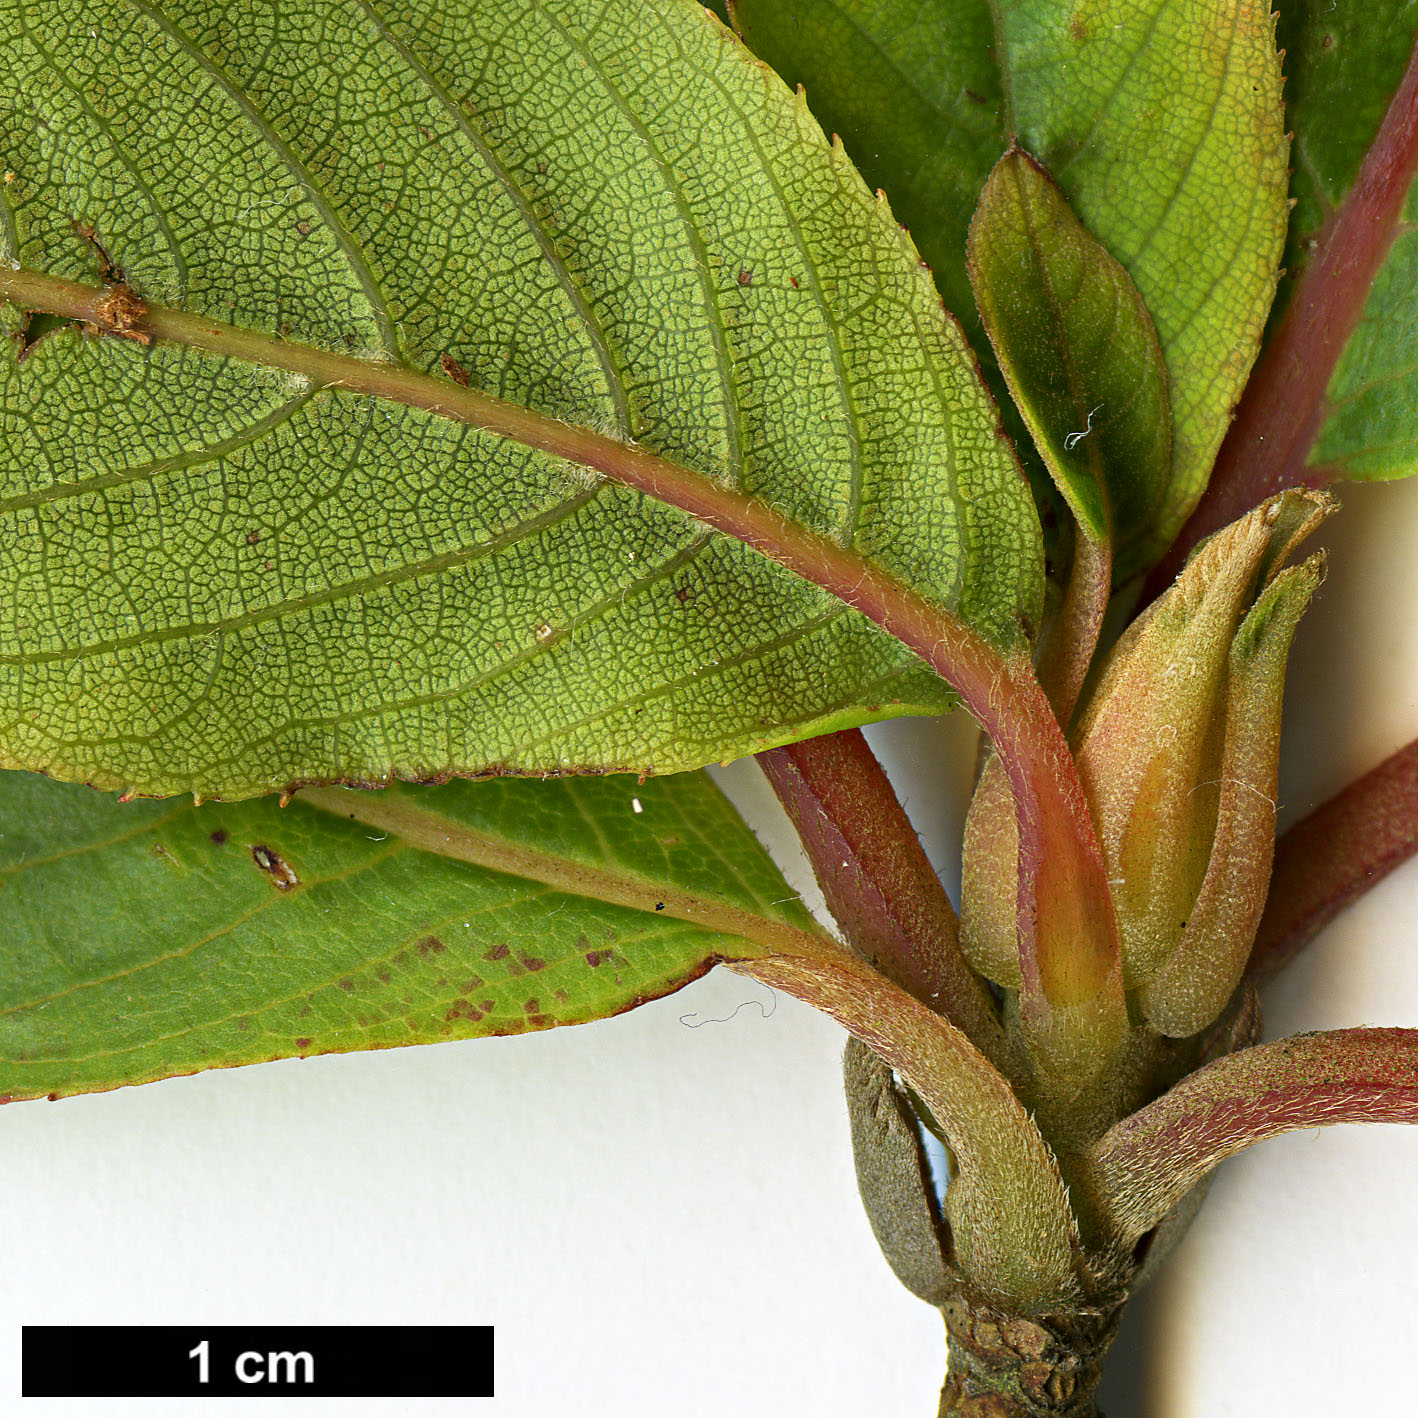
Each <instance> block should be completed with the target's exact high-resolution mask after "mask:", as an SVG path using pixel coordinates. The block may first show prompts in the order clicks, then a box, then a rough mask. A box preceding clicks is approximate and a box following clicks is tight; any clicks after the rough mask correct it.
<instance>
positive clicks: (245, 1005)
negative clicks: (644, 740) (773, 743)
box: [0, 772, 812, 1098]
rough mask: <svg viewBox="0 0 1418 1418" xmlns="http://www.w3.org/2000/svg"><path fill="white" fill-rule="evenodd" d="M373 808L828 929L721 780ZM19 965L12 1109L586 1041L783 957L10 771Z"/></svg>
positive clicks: (274, 813)
mask: <svg viewBox="0 0 1418 1418" xmlns="http://www.w3.org/2000/svg"><path fill="white" fill-rule="evenodd" d="M360 796H367V797H370V798H372V799H376V800H378V801H380V802H381V803H391V804H394V805H397V806H398V807H400V808H401V809H403V810H405V811H406V812H410V813H413V814H417V815H419V816H422V817H427V818H430V819H433V820H436V821H438V822H439V823H440V824H441V825H443V826H444V827H445V828H447V829H448V830H449V831H451V832H453V833H457V832H458V831H459V830H460V829H464V828H466V829H469V830H471V831H474V832H478V833H483V834H488V835H490V836H492V837H494V838H496V839H499V840H502V841H506V842H508V843H510V844H512V845H514V846H516V845H520V846H524V847H533V848H535V849H537V850H538V851H540V852H543V853H545V854H547V855H548V856H550V857H551V858H553V859H555V860H558V861H563V862H567V863H571V864H573V865H575V864H582V865H588V866H591V867H593V868H596V869H599V870H601V871H605V872H609V873H612V874H614V875H615V876H616V877H618V878H621V879H623V880H626V881H628V882H632V883H640V884H646V883H648V884H649V885H650V886H651V888H652V889H658V890H664V891H666V892H670V891H673V892H675V893H678V894H684V893H690V894H693V895H694V896H695V897H696V898H697V899H699V900H700V901H704V902H710V903H717V904H719V905H722V906H725V907H727V908H729V909H735V908H736V909H738V910H741V911H746V912H750V913H752V914H753V915H754V916H755V917H758V918H761V919H763V920H765V921H768V922H770V923H779V924H782V925H785V926H788V927H798V928H801V929H804V930H811V929H812V926H811V922H810V920H809V918H808V917H807V916H806V913H805V912H804V911H803V909H802V907H801V906H800V905H799V903H798V902H797V899H796V897H794V896H793V893H792V892H791V891H790V890H789V888H788V887H787V885H786V884H785V883H784V881H783V879H782V877H781V876H780V875H779V873H778V871H777V869H776V868H775V867H774V866H773V864H772V862H771V861H770V860H769V858H768V856H767V854H766V853H765V852H764V851H763V849H762V848H761V847H760V846H759V845H758V842H757V841H756V840H755V838H754V837H753V835H752V833H751V832H750V831H749V830H748V828H747V827H746V826H745V825H744V823H743V821H742V820H741V819H740V818H739V817H738V816H737V814H736V813H735V812H734V810H733V808H732V807H731V806H730V805H729V803H728V802H727V800H726V799H725V798H724V797H723V796H722V794H720V793H719V791H718V789H717V788H715V787H714V785H713V784H712V783H711V782H710V781H709V780H708V778H707V777H705V776H704V775H703V774H692V775H680V776H675V777H669V778H663V779H659V778H657V779H651V780H648V781H647V782H645V783H643V784H637V782H636V780H635V779H634V778H633V777H624V776H613V777H602V778H576V779H561V780H557V781H553V782H545V783H541V782H528V781H525V780H520V779H503V780H500V781H497V782H489V783H452V784H448V785H446V786H444V787H440V788H403V787H400V788H390V789H388V790H386V791H385V792H384V793H379V794H362V795H360ZM637 804H638V805H639V808H640V810H639V811H637V810H636V805H637ZM258 848H259V849H261V851H260V852H258V851H257V850H256V849H258ZM263 853H264V854H265V855H264V856H263V857H262V860H264V861H266V863H267V865H268V867H270V866H272V865H273V864H274V862H275V859H276V858H279V861H280V863H283V864H284V868H279V867H278V868H276V870H275V871H274V872H273V871H272V870H270V869H263V867H262V866H261V864H260V863H259V862H258V860H257V858H258V856H262V854H263ZM287 872H288V873H289V875H287ZM292 880H293V882H294V884H289V885H287V886H284V887H283V886H282V885H281V884H280V883H281V882H291V881H292ZM671 904H673V903H671ZM0 941H3V942H4V945H3V952H4V969H3V971H0V978H3V984H0V1096H3V1095H9V1096H11V1097H15V1098H27V1097H34V1096H38V1095H42V1094H48V1093H57V1094H68V1093H77V1092H86V1091H91V1090H95V1089H104V1088H116V1087H119V1086H120V1085H123V1084H129V1083H143V1082H147V1081H150V1080H152V1079H156V1078H162V1077H167V1076H169V1075H172V1074H180V1073H191V1072H194V1071H196V1070H199V1069H206V1068H219V1067H227V1066H230V1065H234V1064H245V1063H255V1062H260V1061H262V1060H266V1059H274V1058H283V1057H287V1056H290V1055H296V1054H314V1053H324V1052H330V1051H339V1052H343V1051H347V1050H353V1049H371V1048H383V1047H389V1046H393V1045H399V1044H421V1043H430V1042H435V1041H438V1040H442V1039H454V1038H458V1039H461V1038H472V1037H476V1036H479V1035H489V1034H511V1033H521V1032H523V1031H524V1030H529V1029H542V1028H548V1027H550V1026H551V1025H554V1024H574V1023H581V1022H583V1021H586V1020H589V1019H597V1018H601V1017H603V1016H605V1015H608V1014H615V1013H618V1012H620V1011H622V1010H625V1009H629V1008H631V1007H632V1006H633V1005H635V1004H637V1003H640V1002H641V1001H643V1000H645V999H649V998H654V997H656V996H658V995H662V994H665V993H667V992H669V991H671V990H673V989H677V988H678V987H679V986H681V985H683V984H686V983H688V982H689V981H690V980H692V979H694V978H696V977H697V976H699V975H701V974H702V973H703V972H704V971H705V970H706V969H707V968H709V966H710V965H711V964H713V963H714V961H715V960H716V959H720V958H730V959H732V958H742V957H745V956H750V955H755V954H759V953H761V952H762V949H763V947H762V946H761V945H755V944H753V943H750V942H749V941H747V940H744V939H742V938H737V937H733V936H726V935H724V934H722V933H721V932H718V931H714V930H707V929H705V928H704V927H703V926H701V925H696V924H693V923H691V922H689V921H687V920H685V919H682V918H678V917H675V916H673V915H670V914H668V912H655V911H654V910H653V909H652V910H649V911H642V910H638V909H633V908H631V907H628V906H625V905H617V904H611V903H609V902H607V901H604V900H596V899H589V898H588V897H586V896H585V895H581V894H577V893H573V892H569V891H560V890H557V889H555V888H553V887H551V886H548V885H545V884H543V883H539V882H533V881H528V880H526V879H523V878H519V877H516V876H511V875H505V874H503V873H500V872H496V871H489V870H486V869H483V868H480V867H475V866H470V865H467V864H465V863H463V862H459V861H454V860H450V859H449V858H447V857H446V856H442V855H438V854H435V853H433V852H429V851H424V850H418V849H415V848H413V847H410V846H409V845H408V843H407V842H406V841H404V840H401V839H400V837H399V836H397V835H395V834H392V833H385V832H379V831H376V830H373V829H371V828H370V827H368V826H366V825H364V824H363V823H360V822H354V821H350V820H349V819H348V818H345V817H343V816H339V815H332V814H330V813H327V812H322V811H318V810H316V809H315V808H313V807H311V806H309V805H307V804H306V803H304V802H303V801H302V799H301V798H300V797H299V796H297V797H296V798H295V800H294V801H293V802H292V803H291V804H290V806H288V807H285V808H280V807H277V806H276V804H275V802H274V800H272V799H270V798H266V799H262V800H258V801H253V802H245V803H235V804H231V803H225V804H217V803H209V804H207V805H205V806H203V807H194V806H193V805H192V804H191V802H190V801H174V800H168V801H163V802H133V803H120V802H118V801H117V800H116V799H114V798H113V797H111V796H108V795H100V794H98V793H94V792H92V791H91V790H89V789H87V788H83V787H80V786H75V785H72V784H61V783H54V782H51V781H49V780H46V779H44V778H42V777H39V776H38V775H34V774H28V773H13V772H11V773H0Z"/></svg>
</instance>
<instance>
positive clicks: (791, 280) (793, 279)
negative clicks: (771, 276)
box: [788, 276, 799, 290]
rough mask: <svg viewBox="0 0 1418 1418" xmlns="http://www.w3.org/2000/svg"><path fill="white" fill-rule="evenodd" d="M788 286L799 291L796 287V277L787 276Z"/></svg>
mask: <svg viewBox="0 0 1418 1418" xmlns="http://www.w3.org/2000/svg"><path fill="white" fill-rule="evenodd" d="M788 284H789V285H790V286H792V288H793V289H794V290H798V289H799V286H798V278H797V277H796V276H789V277H788Z"/></svg>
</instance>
